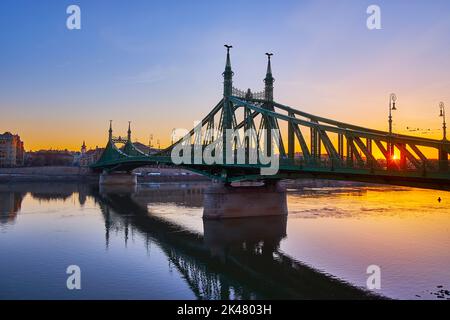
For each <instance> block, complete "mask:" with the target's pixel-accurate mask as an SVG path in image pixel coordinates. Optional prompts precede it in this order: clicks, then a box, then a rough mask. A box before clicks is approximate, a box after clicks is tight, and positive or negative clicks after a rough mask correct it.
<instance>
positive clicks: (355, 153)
mask: <svg viewBox="0 0 450 320" xmlns="http://www.w3.org/2000/svg"><path fill="white" fill-rule="evenodd" d="M347 143H348V145H349V146H350V149H351V151H352V155H353V156H354V157H355V158H356V161H357V162H358V165H359V166H360V167H363V166H364V160H363V159H362V157H361V155H360V154H359V152H358V149H357V148H356V146H355V143H354V141H353V137H347Z"/></svg>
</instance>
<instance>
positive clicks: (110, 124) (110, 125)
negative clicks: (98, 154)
mask: <svg viewBox="0 0 450 320" xmlns="http://www.w3.org/2000/svg"><path fill="white" fill-rule="evenodd" d="M108 132H109V138H108V140H109V141H112V137H113V130H112V120H109V131H108Z"/></svg>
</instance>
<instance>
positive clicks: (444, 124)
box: [439, 101, 447, 140]
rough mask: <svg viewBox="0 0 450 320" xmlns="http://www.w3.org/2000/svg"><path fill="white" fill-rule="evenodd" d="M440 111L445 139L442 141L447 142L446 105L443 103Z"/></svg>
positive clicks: (440, 104)
mask: <svg viewBox="0 0 450 320" xmlns="http://www.w3.org/2000/svg"><path fill="white" fill-rule="evenodd" d="M439 109H440V111H441V112H440V114H439V116H440V117H442V132H443V134H444V138H443V139H442V140H447V124H446V122H445V105H444V103H443V102H442V101H441V102H440V103H439Z"/></svg>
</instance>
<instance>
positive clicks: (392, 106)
mask: <svg viewBox="0 0 450 320" xmlns="http://www.w3.org/2000/svg"><path fill="white" fill-rule="evenodd" d="M396 101H397V96H396V95H395V93H391V94H390V96H389V135H392V111H395V110H397V108H396V107H395V102H396Z"/></svg>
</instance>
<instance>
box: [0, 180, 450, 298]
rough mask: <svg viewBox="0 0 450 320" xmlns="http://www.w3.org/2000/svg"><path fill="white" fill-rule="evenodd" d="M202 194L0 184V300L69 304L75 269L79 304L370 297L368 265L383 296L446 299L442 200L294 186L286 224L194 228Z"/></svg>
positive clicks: (360, 188) (431, 194)
mask: <svg viewBox="0 0 450 320" xmlns="http://www.w3.org/2000/svg"><path fill="white" fill-rule="evenodd" d="M207 186H208V184H207V183H202V184H197V183H196V184H171V183H169V184H145V185H139V186H138V187H137V188H131V189H130V188H119V189H117V188H116V189H111V188H106V189H105V188H101V189H99V188H98V186H96V185H94V186H91V185H84V184H80V185H78V184H64V183H61V184H52V183H51V184H50V183H49V184H33V183H30V184H11V185H0V200H1V201H0V209H1V215H0V221H1V224H0V227H1V229H0V251H1V252H2V253H3V254H7V255H8V257H9V259H8V261H7V263H2V264H0V273H2V274H9V275H10V276H9V277H6V278H5V277H3V278H0V299H1V298H2V297H9V298H10V297H14V296H15V295H16V296H17V295H18V296H20V297H22V296H21V295H20V293H21V292H26V293H28V295H26V297H28V298H46V297H51V298H58V297H63V298H64V297H67V298H73V295H71V293H68V292H67V290H65V288H64V287H61V285H60V284H61V283H65V278H64V277H65V274H64V272H62V273H61V270H65V267H67V265H68V264H72V263H74V262H76V263H79V264H80V265H82V266H83V268H84V269H83V270H86V272H85V274H86V276H87V277H88V276H89V274H91V279H90V282H87V283H86V286H89V285H92V286H93V287H91V288H88V287H86V290H83V292H82V293H81V295H80V296H79V297H80V298H97V299H98V298H156V299H158V298H172V299H179V298H186V299H189V298H198V299H234V298H238V299H247V298H292V299H317V298H318V299H320V298H322V299H327V298H339V299H345V298H357V299H358V298H361V299H362V298H373V297H374V296H371V295H369V294H368V293H367V292H365V291H364V290H362V289H359V288H356V287H355V286H359V287H364V285H365V281H366V277H367V275H366V273H365V271H366V268H367V266H368V265H370V264H373V263H376V264H379V265H381V266H382V270H383V280H382V290H381V293H382V294H383V295H384V296H387V297H393V298H419V299H424V298H438V299H439V298H445V299H448V298H449V297H450V295H448V288H449V283H448V279H449V278H448V275H449V273H448V270H449V269H448V263H449V255H448V248H449V244H450V243H449V238H448V226H449V222H450V215H449V214H448V213H449V212H450V211H449V210H450V203H449V202H448V199H450V193H445V192H439V193H436V192H435V191H427V190H419V189H410V188H406V187H383V186H368V185H362V184H354V183H340V184H336V183H335V182H326V181H325V182H314V181H305V182H301V181H300V182H299V181H297V182H292V183H290V184H289V185H288V186H287V188H288V191H289V192H288V205H289V217H288V219H289V220H287V219H286V217H283V216H281V217H267V218H256V219H255V218H250V219H236V220H225V221H207V220H206V221H203V220H202V218H201V217H202V210H203V192H204V190H205V188H206V187H207ZM438 197H440V198H442V202H438V201H437V198H438ZM18 217H20V219H18ZM14 221H15V222H16V223H13V222H14ZM17 221H20V223H18V222H17ZM150 252H151V254H150ZM146 253H147V254H146ZM36 262H38V263H36ZM24 263H25V265H26V268H25V267H23V266H24ZM19 266H20V268H19ZM49 269H51V272H50V271H49ZM21 270H23V271H21ZM27 270H31V271H27ZM318 270H322V271H320V272H319V271H318ZM55 274H59V277H60V278H61V279H55ZM23 279H26V281H24V280H23ZM342 279H344V280H345V281H344V280H342ZM38 283H39V286H38V285H37V284H38ZM49 283H50V285H49ZM349 283H351V284H353V285H349ZM52 285H53V287H52ZM42 286H45V287H46V288H49V289H46V290H38V289H35V288H41V287H42ZM161 287H164V289H161ZM5 288H6V289H5ZM50 288H53V289H50ZM55 288H56V289H55ZM5 290H6V291H5ZM8 290H9V291H8ZM58 290H59V291H58ZM161 290H164V292H162V291H161Z"/></svg>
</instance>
